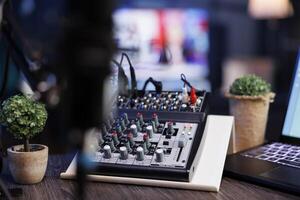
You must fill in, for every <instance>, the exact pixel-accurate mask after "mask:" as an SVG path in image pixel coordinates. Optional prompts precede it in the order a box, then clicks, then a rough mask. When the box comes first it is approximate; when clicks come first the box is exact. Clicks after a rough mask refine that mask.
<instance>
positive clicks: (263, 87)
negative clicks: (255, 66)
mask: <svg viewBox="0 0 300 200" xmlns="http://www.w3.org/2000/svg"><path fill="white" fill-rule="evenodd" d="M270 91H271V85H270V84H269V83H267V82H266V81H265V80H263V79H262V78H260V77H258V76H255V75H245V76H243V77H241V78H238V79H236V80H235V81H234V82H233V84H232V85H231V87H230V91H229V92H230V93H231V94H233V95H245V96H260V95H265V94H267V93H269V92H270Z"/></svg>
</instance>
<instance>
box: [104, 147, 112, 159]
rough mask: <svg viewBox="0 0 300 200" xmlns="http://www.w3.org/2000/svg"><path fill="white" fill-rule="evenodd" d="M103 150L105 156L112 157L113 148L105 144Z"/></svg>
mask: <svg viewBox="0 0 300 200" xmlns="http://www.w3.org/2000/svg"><path fill="white" fill-rule="evenodd" d="M103 150H104V154H103V158H106V159H110V158H111V148H110V146H109V145H105V146H104V147H103Z"/></svg>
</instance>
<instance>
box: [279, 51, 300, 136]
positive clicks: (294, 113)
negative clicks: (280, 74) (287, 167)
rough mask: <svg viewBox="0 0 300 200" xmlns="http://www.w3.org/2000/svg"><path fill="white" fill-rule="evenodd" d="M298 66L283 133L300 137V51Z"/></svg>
mask: <svg viewBox="0 0 300 200" xmlns="http://www.w3.org/2000/svg"><path fill="white" fill-rule="evenodd" d="M296 67H297V69H296V71H295V73H296V74H295V79H294V83H293V86H292V93H291V96H290V100H289V105H288V110H287V114H286V117H285V121H284V126H283V135H284V136H289V137H294V138H300V51H299V54H298V60H297V66H296Z"/></svg>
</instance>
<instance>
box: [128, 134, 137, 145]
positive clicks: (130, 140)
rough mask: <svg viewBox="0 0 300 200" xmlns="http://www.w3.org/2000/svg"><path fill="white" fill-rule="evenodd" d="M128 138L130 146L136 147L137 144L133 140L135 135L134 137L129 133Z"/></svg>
mask: <svg viewBox="0 0 300 200" xmlns="http://www.w3.org/2000/svg"><path fill="white" fill-rule="evenodd" d="M127 138H128V141H129V144H130V146H131V147H133V146H134V145H135V142H134V140H133V135H132V133H129V134H128V136H127Z"/></svg>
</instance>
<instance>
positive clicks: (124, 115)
mask: <svg viewBox="0 0 300 200" xmlns="http://www.w3.org/2000/svg"><path fill="white" fill-rule="evenodd" d="M123 119H124V121H125V124H126V125H128V124H129V123H130V122H129V119H128V115H127V113H123Z"/></svg>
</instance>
